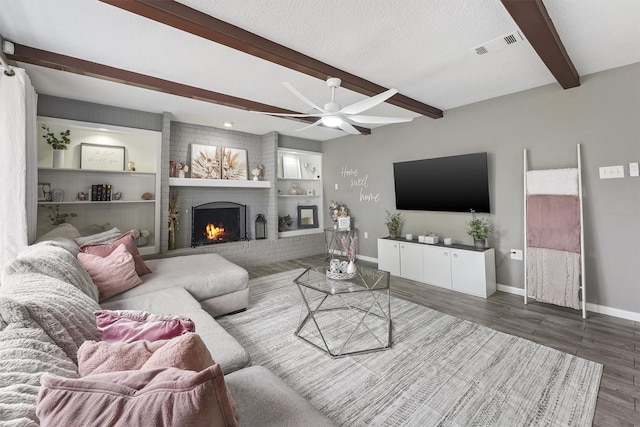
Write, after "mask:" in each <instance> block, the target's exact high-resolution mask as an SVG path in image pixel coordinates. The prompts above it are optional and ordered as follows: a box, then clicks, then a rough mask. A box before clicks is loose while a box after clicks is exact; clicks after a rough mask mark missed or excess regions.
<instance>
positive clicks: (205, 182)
mask: <svg viewBox="0 0 640 427" xmlns="http://www.w3.org/2000/svg"><path fill="white" fill-rule="evenodd" d="M169 186H171V187H226V188H271V181H250V180H229V179H200V178H169Z"/></svg>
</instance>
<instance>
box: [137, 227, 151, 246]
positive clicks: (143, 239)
mask: <svg viewBox="0 0 640 427" xmlns="http://www.w3.org/2000/svg"><path fill="white" fill-rule="evenodd" d="M149 234H151V233H149V230H133V237H135V238H136V245H137V246H146V245H147V237H149Z"/></svg>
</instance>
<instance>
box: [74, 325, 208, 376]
mask: <svg viewBox="0 0 640 427" xmlns="http://www.w3.org/2000/svg"><path fill="white" fill-rule="evenodd" d="M213 364H214V361H213V359H212V358H211V353H209V350H208V349H207V346H206V345H205V343H204V342H203V341H202V338H200V335H198V334H195V333H193V332H187V333H186V334H183V335H180V336H179V337H176V338H172V339H170V340H159V341H146V340H143V341H134V342H131V343H125V342H106V341H85V342H84V343H83V344H82V345H81V346H80V348H79V349H78V372H79V373H80V376H83V377H84V376H87V375H93V374H101V373H104V372H113V371H129V370H134V369H147V370H148V369H158V368H179V369H186V370H189V371H196V372H200V371H202V370H203V369H206V368H208V367H209V366H211V365H213Z"/></svg>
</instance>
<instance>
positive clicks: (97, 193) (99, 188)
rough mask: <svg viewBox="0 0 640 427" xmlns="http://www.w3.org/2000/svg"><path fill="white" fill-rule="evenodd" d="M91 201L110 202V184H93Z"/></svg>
mask: <svg viewBox="0 0 640 427" xmlns="http://www.w3.org/2000/svg"><path fill="white" fill-rule="evenodd" d="M91 201H94V202H95V201H97V202H105V201H107V202H108V201H111V184H93V185H92V186H91Z"/></svg>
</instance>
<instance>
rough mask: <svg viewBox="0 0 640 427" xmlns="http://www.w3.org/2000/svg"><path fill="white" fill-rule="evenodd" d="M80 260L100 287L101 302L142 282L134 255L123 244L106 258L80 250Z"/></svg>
mask: <svg viewBox="0 0 640 427" xmlns="http://www.w3.org/2000/svg"><path fill="white" fill-rule="evenodd" d="M78 261H80V264H82V266H83V267H84V269H85V270H87V272H88V273H89V276H91V280H93V283H95V285H96V286H97V287H98V293H99V297H98V299H99V301H100V302H102V301H104V300H106V299H108V298H111V297H112V296H114V295H117V294H119V293H121V292H124V291H126V290H127V289H131V288H133V287H135V286H138V285H139V284H140V283H142V280H141V279H140V277H139V276H138V274H137V273H136V266H135V263H134V262H133V257H132V256H131V254H130V253H129V252H128V251H127V248H126V247H125V246H124V245H122V244H121V245H119V246H118V247H117V248H116V249H115V250H114V251H113V252H111V253H110V254H109V255H108V256H106V257H105V258H102V257H100V256H98V255H91V254H88V253H82V252H80V253H79V254H78Z"/></svg>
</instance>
